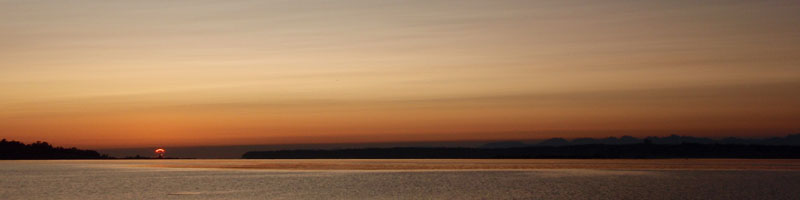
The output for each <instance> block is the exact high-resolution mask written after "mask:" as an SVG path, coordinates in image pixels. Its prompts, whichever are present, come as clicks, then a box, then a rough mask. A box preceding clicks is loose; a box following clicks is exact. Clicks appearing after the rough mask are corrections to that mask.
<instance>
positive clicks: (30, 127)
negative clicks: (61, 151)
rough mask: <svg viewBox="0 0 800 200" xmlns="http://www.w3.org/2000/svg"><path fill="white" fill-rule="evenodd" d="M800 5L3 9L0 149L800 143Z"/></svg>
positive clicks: (126, 4)
mask: <svg viewBox="0 0 800 200" xmlns="http://www.w3.org/2000/svg"><path fill="white" fill-rule="evenodd" d="M798 10H800V3H797V2H796V1H790V0H786V1H749V0H748V1H703V2H695V1H604V2H603V3H599V2H597V1H588V0H587V1H556V2H548V1H543V2H535V1H483V0H481V1H349V0H348V1H210V0H209V1H47V2H44V1H2V2H0V137H2V138H9V139H15V140H22V141H25V142H32V141H36V140H44V141H48V142H51V143H55V144H57V145H65V146H79V147H87V148H108V147H144V146H169V145H171V146H187V145H230V144H283V143H330V142H391V141H448V140H504V139H536V138H549V137H567V138H573V137H605V136H621V135H634V136H650V135H666V134H673V133H674V134H683V135H694V136H712V137H717V136H746V137H764V136H778V135H785V134H788V133H797V132H800V125H798V124H800V123H798V122H800V92H798V91H800V54H798V52H800V12H797V11H798Z"/></svg>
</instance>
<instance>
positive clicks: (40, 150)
mask: <svg viewBox="0 0 800 200" xmlns="http://www.w3.org/2000/svg"><path fill="white" fill-rule="evenodd" d="M106 158H109V157H108V155H105V154H102V155H101V154H100V153H98V152H97V151H93V150H82V149H77V148H75V147H72V148H64V147H53V145H50V144H49V143H47V142H42V141H36V142H34V143H31V144H25V143H22V142H19V141H13V140H11V141H8V140H6V139H3V140H0V159H2V160H16V159H106Z"/></svg>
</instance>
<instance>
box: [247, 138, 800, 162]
mask: <svg viewBox="0 0 800 200" xmlns="http://www.w3.org/2000/svg"><path fill="white" fill-rule="evenodd" d="M242 158H245V159H425V158H454V159H456V158H793V159H797V158H800V134H794V135H788V136H786V137H776V138H767V139H740V138H724V139H719V140H714V139H709V138H696V137H688V136H677V135H672V136H668V137H647V138H644V139H639V138H635V137H630V136H625V137H622V138H615V137H610V138H603V139H592V138H578V139H573V140H571V141H570V140H566V139H563V138H553V139H548V140H544V141H542V142H540V143H537V144H526V143H522V142H515V141H507V142H493V143H487V144H485V145H483V146H481V147H478V148H452V147H396V148H362V149H333V150H280V151H251V152H247V153H245V154H244V155H242Z"/></svg>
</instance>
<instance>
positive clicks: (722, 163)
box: [138, 159, 800, 170]
mask: <svg viewBox="0 0 800 200" xmlns="http://www.w3.org/2000/svg"><path fill="white" fill-rule="evenodd" d="M138 166H144V167H163V168H194V169H201V168H215V169H254V170H258V169H261V170H538V169H605V170H800V160H796V159H502V160H500V159H281V160H213V162H211V161H210V160H202V159H201V160H184V161H175V162H169V161H167V162H163V163H152V162H149V163H147V164H143V165H138Z"/></svg>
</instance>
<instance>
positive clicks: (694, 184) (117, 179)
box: [0, 160, 800, 199]
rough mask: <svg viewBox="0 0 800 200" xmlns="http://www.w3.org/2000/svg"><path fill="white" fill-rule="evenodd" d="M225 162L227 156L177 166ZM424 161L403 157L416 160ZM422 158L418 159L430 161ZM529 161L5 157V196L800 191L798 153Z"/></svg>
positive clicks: (659, 195) (624, 195)
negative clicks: (736, 165) (722, 163)
mask: <svg viewBox="0 0 800 200" xmlns="http://www.w3.org/2000/svg"><path fill="white" fill-rule="evenodd" d="M224 162H228V161H220V160H191V161H169V164H173V165H177V164H187V163H188V164H189V165H203V164H207V165H209V166H210V165H216V164H217V163H224ZM236 162H240V163H239V164H241V163H247V162H258V163H261V164H263V163H270V162H282V163H287V162H288V163H291V162H292V161H269V160H267V161H263V160H262V161H236ZM327 162H329V164H331V163H333V164H335V163H338V162H341V163H352V162H356V161H352V160H349V161H348V160H344V161H327ZM357 162H365V163H379V162H400V161H386V160H383V161H380V160H379V161H357ZM415 162H417V161H414V160H411V161H409V160H403V161H402V163H405V164H408V165H415ZM419 162H420V163H421V164H416V165H425V163H426V161H419ZM442 162H447V161H441V162H439V163H442ZM473 162H475V163H483V164H485V163H487V162H489V163H491V162H495V161H486V160H483V161H480V160H479V161H470V160H466V161H458V162H455V163H456V164H453V165H458V166H462V165H470V163H473ZM497 162H503V161H502V160H501V161H497ZM524 162H527V161H524ZM530 162H531V163H537V164H538V165H537V166H538V167H536V168H529V169H490V170H482V169H475V168H469V169H436V170H403V169H400V170H398V169H390V170H296V169H294V168H287V169H252V168H250V169H239V168H237V169H231V168H222V167H217V168H196V167H192V168H185V167H179V168H175V167H163V166H160V165H162V164H163V163H164V162H162V161H158V160H143V161H0V199H800V171H798V170H796V169H794V167H796V166H795V164H796V163H797V162H794V161H789V162H784V163H789V164H788V167H787V166H786V165H787V164H784V166H776V167H771V169H760V168H757V169H750V168H746V169H713V168H712V169H708V166H705V167H699V168H701V169H691V167H688V168H687V167H683V168H679V169H652V168H646V169H608V168H607V167H598V168H601V169H591V164H592V163H593V162H609V161H608V160H604V161H603V160H597V161H595V160H580V161H576V160H565V161H564V162H580V163H583V165H582V166H583V167H580V169H576V168H572V169H571V168H569V167H563V166H559V167H553V168H548V167H547V166H556V165H559V161H558V160H555V161H552V160H550V161H547V162H546V163H540V162H543V161H535V160H534V161H530ZM610 162H614V161H613V160H612V161H610ZM662 162H663V161H662ZM668 162H669V161H667V163H668ZM682 162H687V161H682ZM736 162H744V163H748V162H749V163H750V165H756V166H762V167H763V166H764V165H775V164H774V163H767V164H759V161H758V160H739V161H736ZM561 164H563V163H561ZM498 165H499V164H498ZM517 165H519V163H517ZM586 165H588V166H590V167H586ZM620 165H622V166H624V165H625V163H621V164H620ZM718 165H719V164H718ZM156 166H157V167H156ZM620 168H625V167H620ZM772 168H774V169H772Z"/></svg>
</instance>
